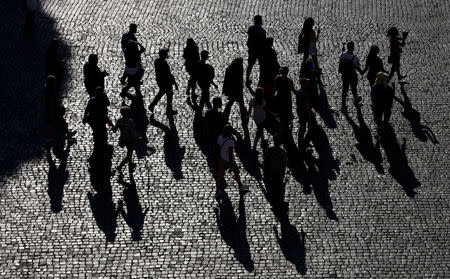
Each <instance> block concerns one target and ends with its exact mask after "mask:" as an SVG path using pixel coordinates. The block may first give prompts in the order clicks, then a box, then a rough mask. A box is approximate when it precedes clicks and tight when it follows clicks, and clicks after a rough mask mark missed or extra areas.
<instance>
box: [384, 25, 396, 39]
mask: <svg viewBox="0 0 450 279" xmlns="http://www.w3.org/2000/svg"><path fill="white" fill-rule="evenodd" d="M386 35H387V36H388V37H391V38H392V37H397V36H398V35H399V32H398V29H397V27H391V28H389V29H388V31H387V33H386Z"/></svg>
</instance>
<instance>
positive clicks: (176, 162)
mask: <svg viewBox="0 0 450 279" xmlns="http://www.w3.org/2000/svg"><path fill="white" fill-rule="evenodd" d="M167 118H168V120H169V127H168V126H166V125H164V124H163V123H161V122H159V121H157V120H156V119H155V117H154V115H153V114H152V115H151V116H150V124H151V125H152V126H155V127H157V128H159V129H161V130H162V131H163V132H164V154H165V162H166V165H167V167H169V169H170V170H171V171H172V173H173V177H174V178H175V179H176V180H179V179H182V178H183V171H182V161H183V158H184V153H185V151H186V147H184V146H183V147H181V146H180V138H179V136H178V131H177V128H176V127H175V122H174V119H173V116H167Z"/></svg>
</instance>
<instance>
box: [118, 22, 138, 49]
mask: <svg viewBox="0 0 450 279" xmlns="http://www.w3.org/2000/svg"><path fill="white" fill-rule="evenodd" d="M136 32H137V25H136V24H135V23H131V24H130V27H129V29H128V32H127V33H125V34H123V35H122V39H121V40H120V45H121V47H122V50H123V53H126V49H127V48H128V42H129V41H134V42H137V41H138V40H137V38H136V35H135V34H136Z"/></svg>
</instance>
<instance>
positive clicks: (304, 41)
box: [298, 17, 320, 65]
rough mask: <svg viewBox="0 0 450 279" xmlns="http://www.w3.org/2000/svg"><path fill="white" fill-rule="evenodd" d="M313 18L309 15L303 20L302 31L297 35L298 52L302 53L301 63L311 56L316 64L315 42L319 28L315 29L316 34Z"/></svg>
mask: <svg viewBox="0 0 450 279" xmlns="http://www.w3.org/2000/svg"><path fill="white" fill-rule="evenodd" d="M313 27H314V19H312V18H311V17H309V18H307V19H305V21H304V22H303V27H302V31H301V32H300V35H298V53H299V54H300V53H303V61H302V65H303V64H305V62H306V61H307V60H308V59H309V57H310V56H311V57H313V59H314V60H315V62H316V64H317V46H316V43H317V41H318V40H319V35H320V28H319V29H318V30H317V34H316V32H315V31H314V29H313Z"/></svg>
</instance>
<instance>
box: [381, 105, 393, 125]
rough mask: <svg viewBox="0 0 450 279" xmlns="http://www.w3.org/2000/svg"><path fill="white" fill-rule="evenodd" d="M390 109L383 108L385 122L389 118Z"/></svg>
mask: <svg viewBox="0 0 450 279" xmlns="http://www.w3.org/2000/svg"><path fill="white" fill-rule="evenodd" d="M391 109H392V108H391V107H387V108H384V111H383V114H384V122H385V123H388V122H389V120H390V119H391ZM380 118H381V117H380Z"/></svg>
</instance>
